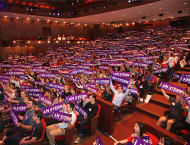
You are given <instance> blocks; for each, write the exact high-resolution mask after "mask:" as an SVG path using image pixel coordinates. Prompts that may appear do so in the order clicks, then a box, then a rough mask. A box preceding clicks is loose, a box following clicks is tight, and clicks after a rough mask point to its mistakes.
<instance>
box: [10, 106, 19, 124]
mask: <svg viewBox="0 0 190 145" xmlns="http://www.w3.org/2000/svg"><path fill="white" fill-rule="evenodd" d="M9 111H10V117H11V119H12V121H13V124H14V126H15V127H16V126H17V123H18V121H19V117H18V115H17V113H16V112H15V111H13V110H12V108H10V109H9Z"/></svg>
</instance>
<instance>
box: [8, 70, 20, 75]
mask: <svg viewBox="0 0 190 145" xmlns="http://www.w3.org/2000/svg"><path fill="white" fill-rule="evenodd" d="M20 74H23V72H22V71H8V72H7V75H20Z"/></svg>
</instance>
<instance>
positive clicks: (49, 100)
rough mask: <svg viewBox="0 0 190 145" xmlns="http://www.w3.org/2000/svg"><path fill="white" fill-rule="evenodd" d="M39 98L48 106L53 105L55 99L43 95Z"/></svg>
mask: <svg viewBox="0 0 190 145" xmlns="http://www.w3.org/2000/svg"><path fill="white" fill-rule="evenodd" d="M39 100H40V102H42V103H43V104H45V105H47V106H51V104H52V103H53V100H51V99H49V98H48V97H45V96H43V95H40V96H39Z"/></svg>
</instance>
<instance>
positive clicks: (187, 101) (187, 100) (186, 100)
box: [183, 96, 190, 108]
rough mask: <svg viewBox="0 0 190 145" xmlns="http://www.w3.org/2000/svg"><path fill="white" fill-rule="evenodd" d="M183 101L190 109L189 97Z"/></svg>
mask: <svg viewBox="0 0 190 145" xmlns="http://www.w3.org/2000/svg"><path fill="white" fill-rule="evenodd" d="M183 99H184V100H185V102H186V103H187V105H188V106H189V108H190V96H188V97H184V98H183Z"/></svg>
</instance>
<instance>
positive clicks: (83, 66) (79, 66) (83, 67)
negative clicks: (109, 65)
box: [77, 65, 90, 69]
mask: <svg viewBox="0 0 190 145" xmlns="http://www.w3.org/2000/svg"><path fill="white" fill-rule="evenodd" d="M77 68H82V69H90V67H89V66H86V65H78V66H77Z"/></svg>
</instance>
